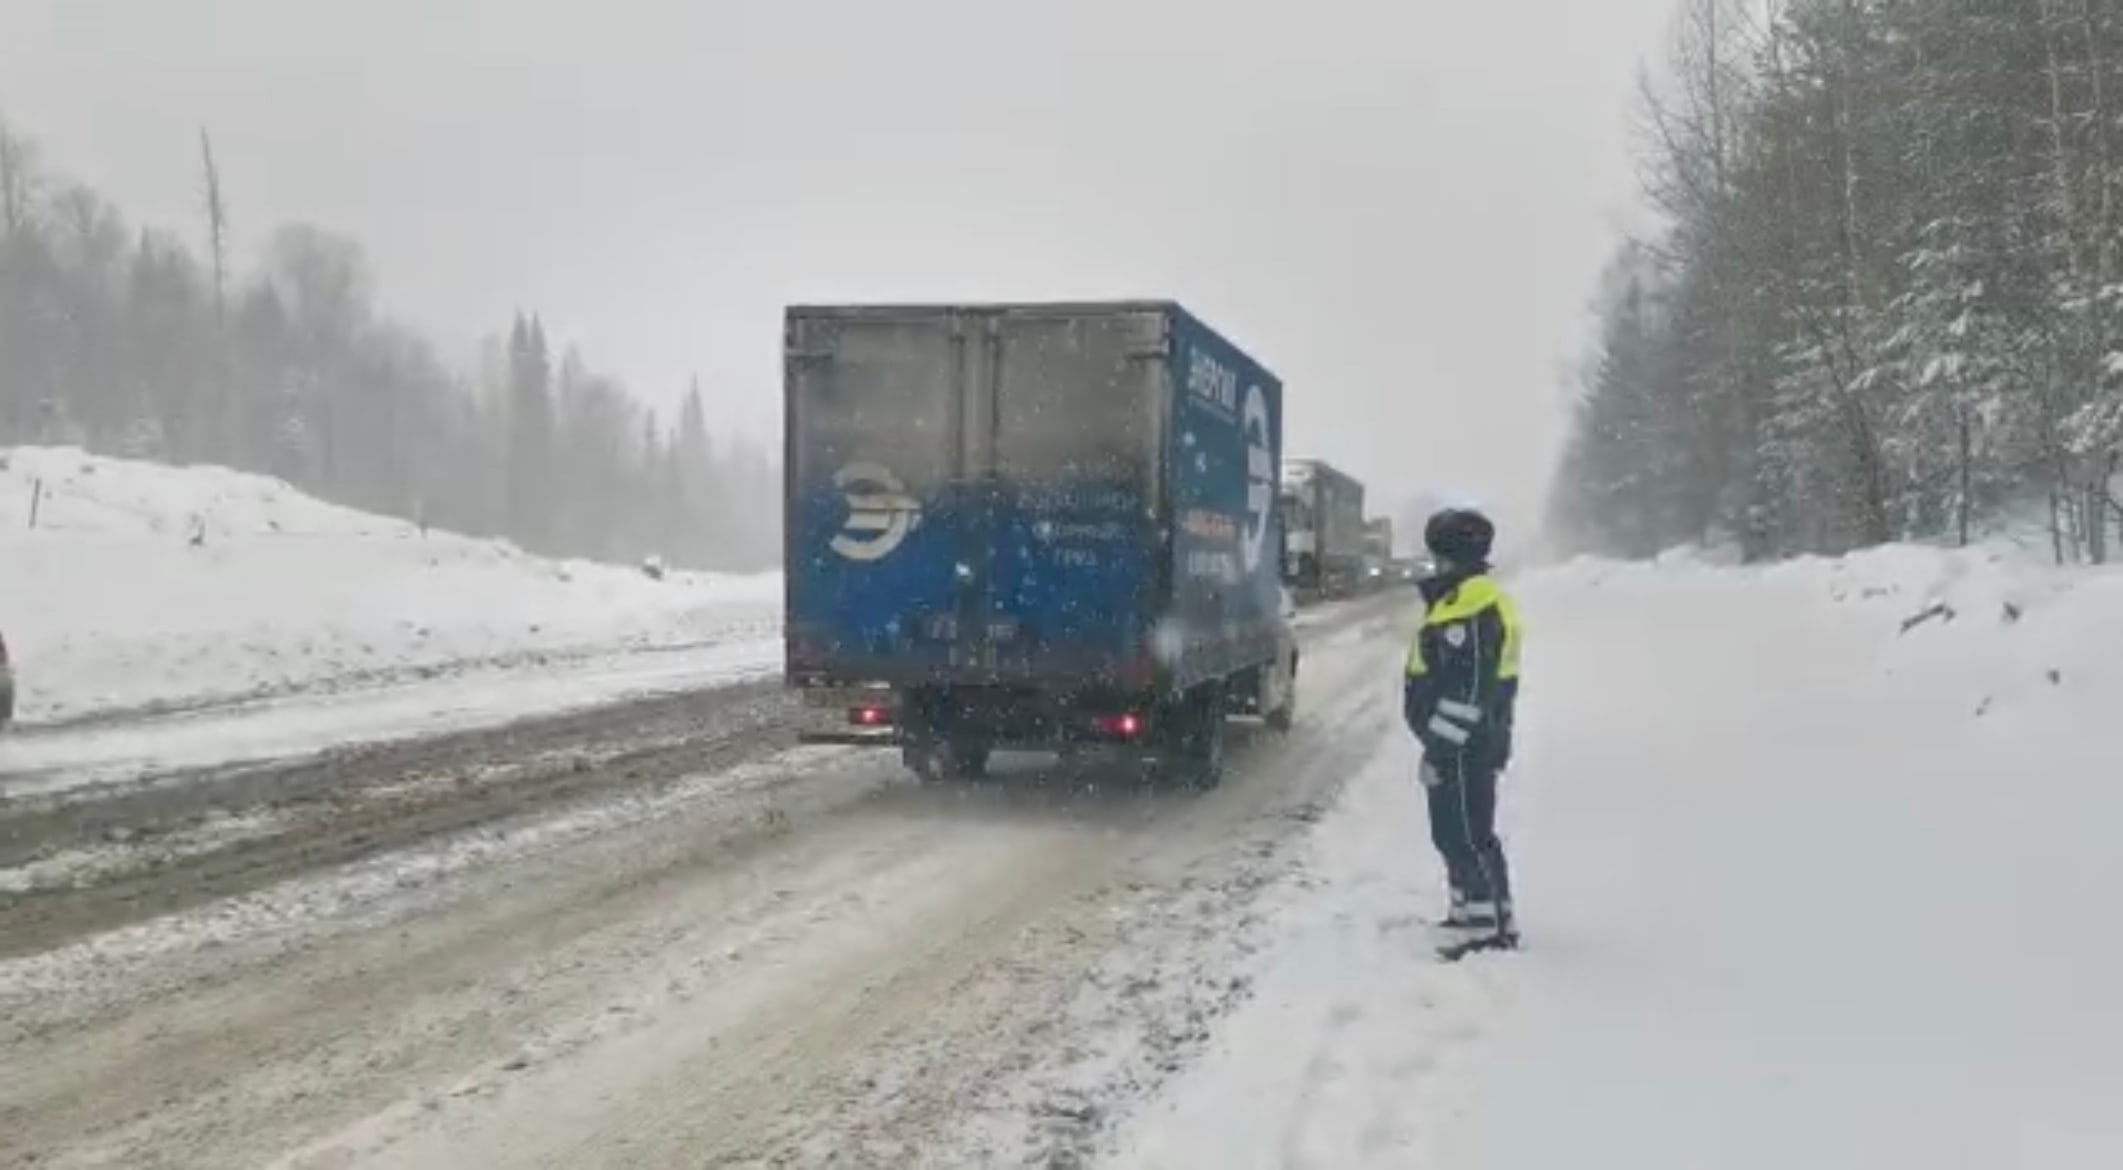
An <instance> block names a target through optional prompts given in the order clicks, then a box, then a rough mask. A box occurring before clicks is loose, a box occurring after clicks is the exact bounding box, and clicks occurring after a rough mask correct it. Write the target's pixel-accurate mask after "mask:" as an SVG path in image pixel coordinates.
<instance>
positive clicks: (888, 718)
mask: <svg viewBox="0 0 2123 1170" xmlns="http://www.w3.org/2000/svg"><path fill="white" fill-rule="evenodd" d="M848 722H850V723H853V724H856V725H857V726H860V727H885V726H889V725H890V724H891V722H892V712H890V711H889V710H886V709H885V708H883V707H856V708H854V709H853V710H851V711H849V712H848Z"/></svg>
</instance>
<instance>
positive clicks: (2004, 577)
mask: <svg viewBox="0 0 2123 1170" xmlns="http://www.w3.org/2000/svg"><path fill="white" fill-rule="evenodd" d="M1521 603H1522V607H1523V609H1524V611H1525V614H1526V617H1527V621H1528V623H1529V627H1530V633H1529V642H1528V646H1527V662H1526V670H1527V683H1526V685H1527V691H1526V700H1525V703H1526V706H1525V710H1524V720H1525V731H1524V732H1523V734H1522V735H1521V737H1520V740H1521V742H1522V744H1523V745H1524V747H1523V758H1522V759H1521V760H1520V761H1519V762H1518V765H1517V767H1516V768H1515V770H1514V772H1513V774H1512V775H1511V776H1509V777H1508V778H1507V780H1506V796H1505V801H1506V806H1507V807H1506V815H1505V827H1506V834H1507V840H1508V843H1509V845H1510V846H1511V848H1512V849H1513V852H1514V861H1515V864H1516V867H1517V875H1518V878H1519V885H1520V889H1519V895H1520V901H1521V906H1522V915H1523V921H1524V926H1525V929H1526V932H1527V940H1528V948H1527V949H1526V950H1524V951H1522V952H1520V953H1518V954H1511V955H1497V956H1486V957H1478V958H1475V959H1471V960H1469V961H1467V962H1466V963H1464V964H1461V965H1459V966H1455V967H1448V966H1443V965H1440V964H1439V963H1437V962H1436V961H1435V960H1434V959H1432V958H1431V957H1430V952H1429V947H1428V945H1427V942H1426V936H1425V933H1424V932H1425V927H1424V925H1423V924H1422V923H1421V922H1420V921H1418V920H1416V919H1415V918H1414V915H1417V914H1429V913H1433V912H1434V911H1435V910H1436V909H1437V907H1438V904H1439V901H1440V898H1439V892H1438V888H1437V886H1438V876H1437V875H1438V870H1437V864H1436V862H1435V861H1434V860H1433V859H1432V858H1431V855H1430V849H1429V845H1428V842H1427V840H1426V835H1425V828H1424V821H1423V812H1422V805H1421V801H1420V799H1419V795H1418V792H1417V790H1416V787H1415V784H1414V780H1413V773H1414V768H1415V756H1414V750H1413V748H1412V747H1408V746H1405V742H1404V745H1403V746H1402V747H1400V748H1399V749H1397V750H1395V751H1389V752H1388V753H1386V754H1385V756H1384V757H1382V758H1381V761H1380V763H1379V764H1378V765H1377V766H1375V767H1374V768H1372V769H1370V770H1368V771H1367V772H1365V773H1364V774H1362V775H1360V776H1359V777H1357V778H1355V779H1354V780H1353V781H1352V783H1351V786H1350V788H1349V790H1348V793H1347V795H1346V797H1345V799H1344V800H1343V802H1342V803H1341V805H1340V806H1339V807H1338V809H1337V810H1336V812H1335V813H1333V814H1332V815H1331V816H1330V817H1329V819H1328V820H1327V821H1326V822H1325V823H1323V824H1322V826H1321V828H1320V833H1319V836H1318V838H1317V840H1316V848H1317V853H1316V856H1315V858H1314V860H1313V862H1312V868H1313V871H1314V878H1315V879H1316V880H1315V881H1314V882H1313V883H1312V884H1311V888H1309V889H1306V890H1301V891H1299V892H1298V893H1296V894H1295V895H1294V896H1293V898H1292V900H1291V902H1290V903H1289V904H1288V906H1287V907H1286V908H1285V910H1284V911H1283V921H1282V927H1281V937H1282V938H1283V939H1284V942H1283V945H1282V946H1281V949H1280V951H1279V952H1278V954H1277V957H1276V958H1274V959H1273V960H1272V961H1271V965H1270V967H1269V969H1268V970H1267V971H1266V973H1265V974H1264V976H1263V978H1262V980H1261V982H1260V983H1259V989H1260V994H1259V996H1258V998H1257V999H1256V1000H1255V1001H1254V1002H1253V1003H1252V1004H1251V1005H1249V1007H1248V1008H1246V1009H1244V1010H1243V1011H1242V1012H1241V1013H1240V1014H1239V1015H1238V1016H1237V1017H1236V1018H1235V1019H1234V1020H1233V1021H1232V1022H1231V1023H1230V1024H1229V1025H1228V1026H1227V1027H1226V1028H1224V1029H1223V1030H1222V1031H1221V1032H1220V1034H1219V1036H1218V1039H1217V1040H1216V1042H1215V1044H1214V1045H1213V1047H1212V1049H1211V1051H1210V1054H1209V1055H1208V1056H1207V1057H1206V1058H1205V1059H1204V1060H1203V1062H1201V1063H1200V1064H1198V1065H1197V1066H1196V1067H1195V1068H1193V1069H1192V1070H1190V1072H1189V1073H1188V1074H1187V1075H1186V1076H1185V1077H1183V1078H1182V1080H1181V1081H1180V1082H1179V1084H1178V1086H1177V1087H1176V1089H1175V1090H1174V1091H1173V1092H1171V1093H1169V1094H1167V1095H1166V1096H1165V1097H1164V1098H1163V1099H1161V1100H1159V1101H1157V1102H1153V1103H1150V1104H1148V1105H1147V1106H1145V1107H1144V1108H1143V1109H1142V1110H1141V1111H1140V1112H1139V1113H1138V1114H1137V1115H1136V1117H1135V1119H1134V1121H1133V1123H1132V1125H1131V1126H1130V1127H1128V1128H1126V1129H1125V1130H1124V1132H1123V1133H1121V1134H1120V1135H1118V1139H1117V1145H1116V1148H1115V1149H1114V1150H1113V1151H1112V1152H1113V1153H1114V1154H1115V1158H1114V1161H1115V1164H1117V1165H1122V1166H1134V1167H1153V1166H1154V1167H1189V1166H1217V1167H1221V1168H1238V1167H1252V1166H1262V1167H1266V1166H1277V1167H1283V1166H1295V1167H1313V1166H1316V1167H1366V1166H1379V1167H1386V1166H1393V1167H1404V1166H1439V1167H1450V1168H1453V1170H1483V1168H1490V1167H1496V1168H1505V1170H1519V1168H1528V1170H1531V1168H1547V1167H1558V1166H1628V1167H1632V1168H1635V1170H1650V1168H1665V1167H1673V1168H1676V1170H1678V1168H1684V1167H1686V1168H1696V1167H1706V1166H1716V1167H1720V1168H1723V1170H1736V1168H1751V1167H1762V1168H1764V1170H1769V1168H1777V1170H1783V1168H1788V1167H1797V1166H1804V1167H1808V1168H1810V1170H1818V1168H1823V1167H1912V1168H1914V1167H1923V1168H1925V1170H1941V1168H1947V1167H1968V1168H1971V1170H1973V1168H1976V1167H2005V1166H2039V1167H2043V1168H2044V1170H2055V1168H2060V1167H2113V1166H2123V1113H2119V1111H2118V1110H2117V1107H2116V1103H2117V1101H2119V1100H2123V998H2119V995H2118V989H2119V988H2123V936H2119V935H2118V933H2117V932H2116V930H2115V929H2114V928H2113V926H2112V923H2113V921H2114V904H2115V899H2116V897H2117V894H2118V891H2123V848H2119V847H2118V839H2119V838H2118V834H2119V833H2123V763H2119V761H2123V731H2119V730H2118V726H2119V725H2118V713H2119V712H2123V575H2119V574H2116V573H2112V572H2083V571H2082V572H2061V571H2055V570H2046V569H2033V568H2028V567H2026V566H2024V565H2019V564H2014V563H2011V562H2009V561H2007V560H2005V559H2004V558H2002V557H1992V556H1988V555H1979V554H1948V553H1941V552H1939V551H1936V550H1920V549H1890V550H1885V551H1881V552H1877V553H1871V554H1867V555H1863V556H1859V557H1854V558H1851V559H1848V560H1843V561H1833V562H1830V561H1808V562H1799V563H1794V564H1788V565H1782V566H1778V567H1774V568H1766V569H1746V570H1742V569H1722V568H1713V567H1709V566H1704V565H1698V564H1692V563H1687V562H1682V561H1671V562H1668V563H1665V564H1661V565H1657V566H1634V567H1623V566H1615V565H1602V564H1591V563H1580V564H1576V565H1572V566H1569V567H1567V568H1565V569H1561V570H1557V571H1553V572H1549V573H1546V574H1543V575H1537V576H1535V577H1533V578H1531V579H1529V580H1527V581H1524V582H1522V584H1521Z"/></svg>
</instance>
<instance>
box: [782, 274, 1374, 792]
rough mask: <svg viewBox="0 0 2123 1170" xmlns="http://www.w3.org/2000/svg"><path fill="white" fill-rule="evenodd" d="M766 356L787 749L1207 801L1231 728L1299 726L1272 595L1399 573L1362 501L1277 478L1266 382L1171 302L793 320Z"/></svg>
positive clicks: (1256, 366) (1292, 606)
mask: <svg viewBox="0 0 2123 1170" xmlns="http://www.w3.org/2000/svg"><path fill="white" fill-rule="evenodd" d="M783 340H784V355H783V356H784V400H785V408H786V416H785V427H784V436H785V443H786V450H785V452H784V466H785V469H786V477H787V480H786V487H787V491H786V495H785V499H784V527H783V531H784V533H785V540H786V547H785V559H784V560H785V563H784V567H785V580H786V586H785V588H786V590H787V593H786V618H785V620H786V629H785V640H786V647H785V651H786V653H785V659H786V662H785V677H786V680H787V682H788V683H789V685H790V686H792V687H794V688H796V689H797V690H799V691H800V692H802V693H803V694H804V696H805V697H806V701H807V703H808V705H809V706H810V707H812V708H813V709H814V711H815V712H817V713H818V716H819V719H820V721H821V723H822V724H823V723H830V724H831V726H818V727H814V728H813V730H811V731H810V732H809V733H808V734H806V735H805V737H804V738H806V739H807V740H809V741H811V742H832V743H853V744H874V745H880V746H890V747H896V748H898V749H899V751H900V752H901V755H902V758H903V759H904V761H905V763H906V764H907V766H908V767H909V768H910V769H912V770H913V771H914V772H915V773H916V774H917V775H918V776H920V777H922V778H924V779H929V780H943V779H957V778H968V777H974V776H978V775H981V774H983V773H984V772H985V770H986V768H987V765H988V762H989V759H990V756H991V754H992V753H994V752H996V751H998V750H1011V749H1036V750H1058V751H1060V752H1062V753H1063V754H1064V755H1083V754H1087V753H1097V754H1102V755H1111V756H1118V757H1120V758H1121V759H1123V760H1124V761H1126V762H1128V763H1131V764H1133V765H1134V766H1136V767H1137V768H1139V769H1141V770H1142V771H1143V772H1145V773H1147V774H1150V775H1153V776H1163V777H1169V778H1172V779H1175V780H1177V781H1179V782H1181V783H1184V784H1186V785H1189V786H1193V787H1209V786H1213V785H1215V784H1216V783H1217V782H1218V781H1219V780H1220V779H1221V777H1222V772H1223V761H1224V747H1225V724H1226V722H1227V720H1228V719H1229V718H1230V717H1231V716H1234V715H1237V716H1243V717H1253V718H1258V719H1260V720H1261V721H1263V722H1264V723H1265V724H1266V725H1267V726H1268V727H1269V728H1271V729H1278V730H1286V729H1288V728H1289V727H1290V725H1291V724H1292V722H1293V721H1294V719H1295V718H1296V705H1297V690H1296V681H1297V674H1298V669H1299V665H1300V655H1299V650H1298V646H1297V640H1296V636H1295V629H1294V619H1295V616H1296V603H1297V601H1298V600H1299V599H1306V600H1309V599H1313V598H1327V597H1347V596H1354V595H1356V594H1357V593H1360V592H1363V591H1364V590H1366V589H1367V588H1375V587H1377V586H1379V585H1382V584H1384V583H1385V581H1386V580H1388V579H1389V574H1393V575H1397V571H1396V570H1397V566H1396V564H1395V562H1393V561H1392V557H1391V554H1392V530H1391V527H1390V525H1389V524H1387V523H1385V522H1383V521H1379V520H1373V521H1370V522H1368V523H1367V522H1366V520H1365V518H1364V516H1363V485H1362V484H1361V483H1359V482H1357V481H1356V480H1355V479H1353V478H1351V477H1349V476H1348V475H1346V474H1344V473H1342V472H1340V471H1338V470H1336V469H1335V468H1333V467H1331V466H1329V465H1327V464H1325V463H1323V462H1320V461H1318V460H1296V461H1285V459H1284V458H1283V386H1282V383H1281V381H1280V380H1279V379H1277V378H1276V376H1275V375H1274V374H1273V373H1271V372H1270V371H1269V370H1268V369H1267V368H1265V367H1264V366H1263V365H1262V364H1261V363H1259V362H1258V361H1256V360H1255V359H1254V358H1252V357H1251V356H1250V355H1248V354H1247V353H1246V352H1245V351H1243V350H1242V349H1240V348H1239V347H1238V346H1237V345H1235V344H1233V343H1232V342H1231V341H1230V340H1229V339H1228V338H1226V337H1224V336H1223V335H1222V334H1220V333H1218V332H1217V331H1216V330H1215V329H1213V328H1211V327H1210V326H1209V325H1208V324H1206V323H1205V322H1203V321H1202V320H1201V319H1200V318H1198V317H1196V316H1195V315H1193V314H1192V313H1190V312H1188V311H1187V310H1186V309H1185V308H1183V307H1181V306H1180V305H1178V304H1176V303H1172V302H1169V301H1125V302H1098V303H1037V304H1024V303H1019V304H955V305H837V306H832V305H821V306H796V307H791V308H789V309H788V310H787V311H786V314H785V320H784V339H783Z"/></svg>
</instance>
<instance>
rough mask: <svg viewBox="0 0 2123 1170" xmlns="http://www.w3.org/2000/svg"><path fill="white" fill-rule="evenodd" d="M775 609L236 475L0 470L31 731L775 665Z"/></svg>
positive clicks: (10, 465) (0, 570)
mask: <svg viewBox="0 0 2123 1170" xmlns="http://www.w3.org/2000/svg"><path fill="white" fill-rule="evenodd" d="M33 508H34V511H35V525H34V527H32V525H31V522H30V521H31V513H32V510H33ZM199 533H203V539H202V540H201V541H200V542H199V543H197V544H195V543H194V536H195V534H199ZM780 604H781V584H780V578H779V576H778V575H775V574H763V575H758V576H748V577H717V576H709V575H702V574H692V573H673V574H670V575H668V576H667V577H666V578H665V579H664V580H661V581H657V580H652V579H650V578H649V577H648V576H647V575H646V574H644V573H641V572H639V571H636V570H632V569H626V568H619V567H613V566H603V565H593V564H586V563H580V562H560V561H549V560H542V559H539V558H536V557H531V556H527V555H525V554H524V553H522V552H520V551H518V550H517V549H516V548H514V547H513V546H511V545H509V544H507V543H505V542H501V541H494V540H474V539H469V538H466V537H462V536H456V535H452V534H449V533H444V532H440V531H431V532H428V533H425V534H424V533H422V532H421V531H420V529H419V528H418V527H417V526H416V525H414V524H411V523H408V522H406V521H403V520H395V519H389V518H385V517H380V516H373V515H368V514H365V513H362V512H357V511H352V510H350V509H346V508H340V507H336V506H333V505H330V504H325V503H322V502H320V501H318V500H315V499H313V498H311V497H308V496H305V495H303V494H301V493H300V492H298V491H296V490H295V489H293V488H291V487H289V486H288V485H287V484H285V483H283V482H281V481H279V480H275V479H270V478H266V477H262V476H256V475H247V474H242V473H238V472H234V471H229V470H226V469H224V468H217V467H190V468H173V467H166V466H162V465H159V464H151V463H140V462H131V461H126V460H116V459H105V458H98V457H95V456H90V455H87V454H84V453H82V452H80V451H77V450H72V449H66V448H30V447H17V448H12V449H7V450H4V451H0V632H4V633H5V634H6V636H7V640H8V645H9V648H10V649H11V651H12V652H13V655H14V658H15V660H16V669H17V673H18V676H19V684H20V688H21V694H20V699H19V709H18V717H19V718H20V719H21V721H22V722H23V723H24V724H25V725H36V724H40V723H53V722H64V721H74V720H79V719H83V718H86V717H93V716H97V715H103V714H110V713H116V712H138V711H141V710H143V709H172V708H179V709H181V708H185V707H192V706H198V705H202V704H217V703H228V702H233V701H239V700H248V699H258V698H267V697H275V696H284V695H287V694H292V693H307V694H314V693H317V692H319V691H322V690H341V691H343V690H349V689H361V688H367V687H373V686H375V685H378V684H392V683H399V682H406V681H417V680H419V679H422V678H433V677H435V676H436V675H437V674H439V673H442V672H446V671H452V670H457V669H462V668H465V667H467V666H475V665H476V666H479V667H483V668H488V669H493V668H509V667H532V668H538V667H544V666H548V665H551V664H553V663H554V662H567V661H579V660H588V659H596V658H600V657H603V658H606V659H609V657H610V656H612V655H614V654H618V653H623V652H627V651H633V650H643V649H667V648H671V647H691V648H701V647H708V646H713V647H717V648H725V647H728V646H730V645H732V644H736V643H747V642H748V643H751V644H753V645H754V646H767V645H769V644H771V643H772V642H774V641H775V640H776V639H778V637H779V617H780Z"/></svg>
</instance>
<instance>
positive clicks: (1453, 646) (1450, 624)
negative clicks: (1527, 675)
mask: <svg viewBox="0 0 2123 1170" xmlns="http://www.w3.org/2000/svg"><path fill="white" fill-rule="evenodd" d="M1423 599H1424V601H1425V602H1426V607H1425V611H1424V614H1423V624H1422V626H1421V628H1419V629H1417V630H1416V633H1415V640H1414V642H1413V644H1411V645H1410V646H1409V647H1408V668H1407V684H1406V691H1405V696H1404V699H1403V704H1402V714H1403V716H1404V717H1405V718H1406V719H1407V720H1408V728H1409V730H1411V731H1413V732H1415V736H1416V738H1417V739H1419V740H1421V741H1422V744H1423V754H1424V756H1425V757H1426V758H1427V759H1429V760H1430V761H1432V763H1433V764H1443V763H1445V762H1447V761H1456V762H1461V763H1465V764H1468V765H1471V766H1476V767H1484V766H1486V767H1491V768H1502V767H1504V766H1505V765H1506V764H1508V763H1510V762H1511V722H1512V715H1513V711H1514V708H1515V707H1516V705H1517V700H1518V689H1519V621H1518V611H1517V609H1516V608H1515V607H1514V606H1513V605H1512V603H1511V599H1510V597H1508V596H1506V595H1505V593H1504V590H1503V589H1502V587H1500V586H1499V585H1498V584H1497V583H1496V581H1495V579H1494V578H1492V577H1490V576H1489V574H1488V573H1487V572H1486V570H1477V571H1474V572H1468V573H1458V574H1446V575H1442V576H1439V577H1434V578H1432V579H1430V580H1428V581H1425V582H1423Z"/></svg>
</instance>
